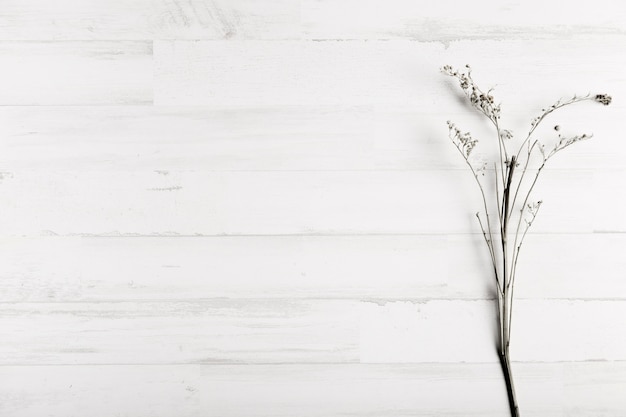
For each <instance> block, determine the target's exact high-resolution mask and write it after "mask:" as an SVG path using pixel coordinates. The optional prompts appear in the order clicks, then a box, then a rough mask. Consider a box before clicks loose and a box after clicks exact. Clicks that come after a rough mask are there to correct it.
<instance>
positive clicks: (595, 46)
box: [154, 36, 626, 130]
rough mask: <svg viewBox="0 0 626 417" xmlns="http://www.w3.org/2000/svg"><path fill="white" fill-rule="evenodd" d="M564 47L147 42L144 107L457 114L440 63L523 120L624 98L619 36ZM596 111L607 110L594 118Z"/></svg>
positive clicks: (623, 39) (561, 43) (625, 43)
mask: <svg viewBox="0 0 626 417" xmlns="http://www.w3.org/2000/svg"><path fill="white" fill-rule="evenodd" d="M572 43H573V41H571V40H555V41H547V40H542V41H539V40H533V41H526V40H525V41H521V40H513V41H504V40H498V41H494V40H485V41H458V42H454V43H452V44H450V45H449V46H444V45H441V44H438V43H433V42H418V41H405V40H398V41H393V42H389V41H327V42H302V41H274V42H266V41H231V42H214V41H197V42H188V41H156V42H155V44H154V56H155V93H154V94H155V95H154V100H155V104H157V105H220V106H224V105H233V106H237V105H238V106H268V105H300V104H309V105H365V104H369V105H376V106H380V107H388V106H406V107H409V108H411V107H426V106H428V105H430V106H433V107H434V108H436V109H438V110H439V111H442V112H449V111H450V109H451V108H452V109H454V108H459V106H460V103H458V100H455V95H458V94H460V93H459V92H458V91H457V90H458V88H457V87H456V86H455V89H454V90H452V88H451V85H452V80H451V79H450V80H447V79H444V76H443V75H442V74H441V72H440V71H439V68H440V67H441V66H443V65H445V64H451V65H455V66H461V67H462V66H464V65H465V64H472V65H473V67H474V69H475V75H476V81H477V82H478V83H479V85H483V88H485V89H488V88H489V87H491V86H497V87H498V88H497V90H496V91H495V92H494V95H495V97H496V99H497V100H499V101H500V100H501V101H503V102H504V103H512V104H510V105H511V106H514V107H516V108H518V109H530V111H532V112H533V114H534V112H535V111H537V109H541V107H543V106H549V105H550V104H552V103H553V102H554V101H556V100H557V99H558V98H560V97H562V96H570V95H574V94H586V93H588V92H592V93H597V92H606V91H610V92H611V93H612V94H613V95H615V96H616V97H619V96H622V95H624V94H626V82H625V81H624V79H623V77H622V76H621V73H622V71H621V68H620V67H619V66H618V65H615V59H616V57H617V56H620V55H621V53H622V51H623V50H624V48H625V47H626V36H607V37H602V38H589V39H583V40H576V41H575V47H576V53H572V52H571V48H572ZM285 57H289V59H285ZM555 62H556V63H557V64H555ZM538 74H541V78H542V79H544V80H546V82H541V81H540V80H538ZM547 80H549V81H547ZM485 84H486V85H485ZM618 101H619V99H618ZM455 103H456V104H455ZM533 109H534V110H533ZM602 110H607V109H596V110H595V112H600V111H602ZM444 120H445V119H444ZM526 126H528V121H527V118H525V120H524V124H523V127H524V130H526ZM512 128H513V127H512Z"/></svg>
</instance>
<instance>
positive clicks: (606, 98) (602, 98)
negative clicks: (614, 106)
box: [593, 94, 613, 106]
mask: <svg viewBox="0 0 626 417" xmlns="http://www.w3.org/2000/svg"><path fill="white" fill-rule="evenodd" d="M593 99H594V100H595V101H597V102H598V103H602V104H604V105H605V106H608V105H609V104H611V100H613V99H612V98H611V96H610V95H608V94H596V96H595V97H594V98H593Z"/></svg>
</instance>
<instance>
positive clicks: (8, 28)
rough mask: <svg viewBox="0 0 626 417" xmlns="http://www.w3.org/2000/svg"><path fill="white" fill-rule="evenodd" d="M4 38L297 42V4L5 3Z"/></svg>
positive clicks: (246, 0) (277, 0)
mask: <svg viewBox="0 0 626 417" xmlns="http://www.w3.org/2000/svg"><path fill="white" fill-rule="evenodd" d="M2 6H3V7H2V11H1V12H0V20H1V21H2V25H0V39H1V40H144V39H150V40H151V39H171V38H175V39H199V38H202V39H283V38H291V39H294V38H295V39H297V38H298V37H299V33H300V27H299V24H300V1H299V0H295V1H293V0H272V1H250V0H211V1H207V0H190V1H181V0H164V1H151V0H108V1H107V2H106V3H98V2H80V3H76V2H72V1H70V0H60V1H59V0H56V1H54V2H50V1H45V0H23V1H22V0H6V1H3V4H2Z"/></svg>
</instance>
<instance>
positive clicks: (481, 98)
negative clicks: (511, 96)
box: [441, 65, 510, 133]
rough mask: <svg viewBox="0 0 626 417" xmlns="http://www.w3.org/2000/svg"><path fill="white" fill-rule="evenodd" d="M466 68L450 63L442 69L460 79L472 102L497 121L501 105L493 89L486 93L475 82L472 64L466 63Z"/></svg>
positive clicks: (462, 87) (492, 119)
mask: <svg viewBox="0 0 626 417" xmlns="http://www.w3.org/2000/svg"><path fill="white" fill-rule="evenodd" d="M465 68H466V69H467V71H466V72H462V71H458V70H455V69H454V68H452V67H451V66H450V65H445V66H443V68H442V69H441V70H442V71H443V72H444V73H445V74H447V75H449V76H451V77H455V78H456V79H457V80H458V81H459V85H460V86H461V89H462V90H463V92H464V93H465V95H466V96H467V98H468V99H469V101H470V103H471V104H472V105H473V106H474V107H476V108H477V109H478V110H480V111H481V112H482V113H483V114H484V115H485V116H487V117H488V118H489V119H491V121H493V122H494V123H497V121H498V119H500V105H499V104H495V102H494V98H493V96H492V95H491V90H489V91H487V92H486V93H485V92H483V91H482V90H481V89H480V88H478V86H477V85H476V84H475V83H474V80H473V79H472V69H471V68H470V66H469V65H466V66H465ZM509 133H510V132H509Z"/></svg>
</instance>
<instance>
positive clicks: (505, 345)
mask: <svg viewBox="0 0 626 417" xmlns="http://www.w3.org/2000/svg"><path fill="white" fill-rule="evenodd" d="M442 70H443V72H444V73H446V74H447V75H450V76H452V77H455V78H456V79H457V80H458V82H459V84H460V86H461V89H462V90H463V92H464V93H465V96H466V97H467V99H468V100H469V102H470V103H471V105H472V106H473V107H474V108H476V109H477V110H478V111H480V112H481V113H482V114H483V115H485V116H486V117H487V118H488V119H489V120H490V121H491V123H492V124H493V125H494V127H495V130H496V135H497V143H498V161H497V162H494V169H493V172H494V175H495V194H496V196H495V197H496V198H495V200H496V201H495V208H496V210H497V213H498V226H499V227H498V228H499V236H497V235H496V234H495V233H494V229H495V228H492V226H491V218H490V216H489V206H490V204H489V202H488V200H487V197H486V194H485V189H484V187H483V184H482V182H481V178H482V177H484V176H485V173H486V172H487V164H483V165H482V166H481V167H480V168H478V169H477V168H475V167H474V165H473V163H472V160H471V158H470V156H471V154H472V151H473V150H474V148H475V147H476V146H477V144H478V140H477V139H474V138H473V137H472V136H471V134H470V133H469V132H462V131H461V130H460V129H459V128H457V127H456V125H454V124H453V123H452V122H448V129H449V136H450V139H451V140H452V143H453V144H454V146H455V147H456V148H457V150H458V151H459V153H460V154H461V156H462V157H463V159H464V160H465V162H466V164H467V166H468V167H469V168H470V170H471V172H472V174H473V176H474V179H475V181H476V184H477V185H478V188H479V190H480V195H481V197H482V200H483V209H484V218H485V221H484V222H483V220H482V219H481V214H480V212H478V213H476V218H477V219H478V224H479V225H480V229H481V231H482V234H483V238H484V240H485V243H486V245H487V248H488V250H489V256H490V259H491V263H492V266H493V271H494V277H495V282H496V289H497V302H498V327H499V341H498V346H497V348H498V356H499V358H500V363H501V365H502V371H503V374H504V379H505V382H506V387H507V394H508V398H509V406H510V411H511V415H512V416H513V417H519V415H520V414H519V407H518V404H517V398H516V395H515V387H514V384H513V375H512V372H511V361H510V356H509V347H510V341H511V324H512V321H513V291H514V289H515V286H514V284H515V277H516V271H517V264H518V260H519V254H520V251H521V248H522V244H523V243H524V238H525V237H526V234H527V233H528V230H529V229H530V226H531V225H532V223H533V222H534V220H535V218H536V216H537V213H538V211H539V208H540V207H541V203H542V202H541V201H537V202H534V203H529V199H530V197H531V194H532V191H533V190H534V188H535V185H536V183H537V180H538V179H539V176H540V174H541V172H542V171H543V169H544V167H545V166H546V163H547V162H548V160H549V159H550V158H552V157H553V156H554V155H555V154H556V153H558V152H559V151H562V150H563V149H565V148H567V147H569V146H571V145H573V144H574V143H576V142H579V141H582V140H586V139H589V138H591V135H587V134H582V135H577V136H572V137H567V136H562V135H560V134H559V135H558V141H557V142H556V144H555V145H554V147H553V148H552V149H550V150H549V151H547V152H546V150H545V144H544V143H542V141H540V140H539V139H536V140H533V134H534V133H535V130H536V129H537V127H538V126H539V125H540V124H541V122H543V121H544V120H545V118H546V117H547V116H549V115H550V114H551V113H553V112H554V111H555V110H558V109H560V108H562V107H565V106H568V105H570V104H574V103H579V102H582V101H586V100H590V101H595V102H598V103H601V104H603V105H605V106H606V105H609V104H610V103H611V97H610V96H608V95H606V94H597V95H595V96H592V95H586V96H582V97H581V96H574V97H572V98H571V99H568V100H565V101H561V100H559V101H557V102H556V103H555V104H553V105H552V106H550V107H549V108H548V109H542V114H541V115H539V116H538V117H536V118H534V119H533V120H532V122H531V128H530V130H529V132H528V134H527V135H526V138H525V139H524V140H523V141H522V142H521V144H520V145H519V148H518V150H517V152H515V153H513V154H511V156H509V153H508V151H507V144H506V142H507V141H509V140H511V139H512V138H513V134H512V133H511V131H509V130H506V129H502V128H501V126H500V105H499V104H495V103H494V98H493V96H492V95H491V91H492V90H489V91H487V92H486V93H485V92H484V91H483V90H481V89H480V88H478V86H477V85H476V83H475V82H474V80H473V78H472V75H471V69H470V67H469V66H466V69H465V71H458V70H454V69H453V68H452V67H450V66H444V67H443V68H442ZM559 130H560V128H559V126H555V131H559ZM524 149H526V152H525V153H523V150H524ZM536 151H538V152H539V153H540V154H541V157H542V162H541V165H540V166H539V168H538V169H537V172H536V173H535V176H534V178H533V179H532V182H531V183H530V186H527V187H526V188H524V178H525V176H526V173H527V172H528V166H529V161H530V159H531V157H532V156H533V154H534V153H536ZM520 160H523V162H522V163H520ZM522 164H523V165H522ZM520 165H522V168H521V169H516V168H517V167H518V166H520ZM520 172H521V173H520ZM518 173H519V175H517V174H518ZM520 192H521V194H520ZM521 197H523V202H522V204H521V205H519V207H518V198H521ZM518 208H519V212H518V211H517V209H518ZM516 213H519V214H518V215H517V217H516V218H515V215H516ZM522 222H523V223H524V224H525V226H524V228H523V229H522ZM511 226H512V227H511ZM513 230H514V231H513ZM496 237H499V239H500V245H499V246H498V247H497V246H496V245H494V239H495V238H496ZM509 238H511V239H512V245H511V239H509ZM496 248H498V249H496Z"/></svg>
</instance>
